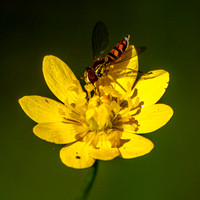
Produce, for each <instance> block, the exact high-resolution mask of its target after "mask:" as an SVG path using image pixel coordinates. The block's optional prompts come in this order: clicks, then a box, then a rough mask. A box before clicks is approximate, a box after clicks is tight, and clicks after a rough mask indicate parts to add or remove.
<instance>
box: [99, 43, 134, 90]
mask: <svg viewBox="0 0 200 200" xmlns="http://www.w3.org/2000/svg"><path fill="white" fill-rule="evenodd" d="M137 72H138V56H137V52H136V49H135V47H134V46H133V45H130V46H129V48H128V49H127V50H126V51H125V52H124V53H123V54H122V57H121V59H120V61H116V62H115V64H113V65H111V66H110V70H109V72H108V76H103V77H102V78H100V80H99V81H98V84H99V85H103V86H106V85H110V84H112V85H113V86H114V88H115V89H116V90H117V91H119V92H120V93H121V94H125V93H126V92H125V91H124V90H126V91H127V89H128V83H129V84H131V85H133V83H134V82H135V80H136V78H137ZM109 77H112V79H113V80H111V79H110V78H109ZM116 82H117V83H116ZM122 88H124V90H123V89H122Z"/></svg>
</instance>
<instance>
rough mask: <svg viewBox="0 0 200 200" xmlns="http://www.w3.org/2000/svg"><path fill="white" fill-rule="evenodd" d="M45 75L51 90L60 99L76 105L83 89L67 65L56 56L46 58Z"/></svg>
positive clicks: (44, 61) (44, 62)
mask: <svg viewBox="0 0 200 200" xmlns="http://www.w3.org/2000/svg"><path fill="white" fill-rule="evenodd" d="M43 74H44V78H45V81H46V83H47V85H48V87H49V89H50V90H51V91H52V92H53V93H54V95H55V96H56V97H57V98H58V99H60V100H61V101H62V102H63V103H65V102H66V101H67V102H68V103H69V104H71V103H75V101H76V99H77V95H78V94H79V93H81V92H82V88H81V85H80V83H79V81H78V80H77V78H76V76H75V75H74V73H73V72H72V71H71V69H70V68H69V67H68V66H67V64H65V63H64V62H63V61H62V60H60V59H59V58H57V57H55V56H51V55H49V56H45V57H44V60H43Z"/></svg>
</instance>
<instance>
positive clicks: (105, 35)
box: [92, 21, 109, 60]
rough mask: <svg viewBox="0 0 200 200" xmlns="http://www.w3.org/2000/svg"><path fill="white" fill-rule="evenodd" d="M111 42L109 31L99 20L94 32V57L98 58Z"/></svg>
mask: <svg viewBox="0 0 200 200" xmlns="http://www.w3.org/2000/svg"><path fill="white" fill-rule="evenodd" d="M108 44H109V32H108V29H107V27H106V25H105V24H104V23H103V22H102V21H98V22H97V23H96V24H95V26H94V29H93V33H92V51H93V59H94V60H96V59H97V58H99V57H100V56H101V54H102V53H103V52H104V51H105V49H106V48H107V47H108Z"/></svg>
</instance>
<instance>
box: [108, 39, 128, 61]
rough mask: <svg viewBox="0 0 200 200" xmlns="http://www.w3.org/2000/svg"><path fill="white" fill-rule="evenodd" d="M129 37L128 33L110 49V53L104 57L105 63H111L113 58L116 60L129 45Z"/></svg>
mask: <svg viewBox="0 0 200 200" xmlns="http://www.w3.org/2000/svg"><path fill="white" fill-rule="evenodd" d="M129 39H130V35H127V36H126V37H124V39H123V40H121V41H120V42H119V43H118V44H117V45H116V46H115V47H114V48H113V49H112V50H111V51H110V53H109V54H108V55H107V56H106V57H105V58H104V59H105V61H106V62H107V63H112V62H114V61H115V60H117V59H118V58H119V57H120V56H121V55H122V53H123V52H124V51H126V49H127V48H128V46H129Z"/></svg>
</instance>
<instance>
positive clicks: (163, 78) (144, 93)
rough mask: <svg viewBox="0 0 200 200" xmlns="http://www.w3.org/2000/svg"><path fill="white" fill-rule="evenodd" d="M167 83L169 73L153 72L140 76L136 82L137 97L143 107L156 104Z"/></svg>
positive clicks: (162, 71) (163, 71)
mask: <svg viewBox="0 0 200 200" xmlns="http://www.w3.org/2000/svg"><path fill="white" fill-rule="evenodd" d="M168 83H169V73H168V72H167V71H165V70H154V71H151V72H148V73H147V74H145V75H143V76H141V78H140V79H139V81H138V82H137V84H136V86H135V89H137V90H136V91H137V97H139V98H140V101H143V102H144V106H147V105H152V104H154V103H156V102H157V101H158V100H159V99H160V98H161V97H162V95H163V94H164V93H165V90H166V88H167V86H168Z"/></svg>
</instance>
